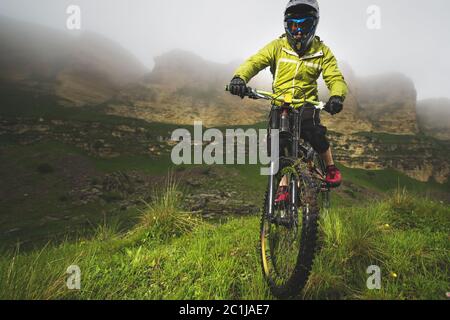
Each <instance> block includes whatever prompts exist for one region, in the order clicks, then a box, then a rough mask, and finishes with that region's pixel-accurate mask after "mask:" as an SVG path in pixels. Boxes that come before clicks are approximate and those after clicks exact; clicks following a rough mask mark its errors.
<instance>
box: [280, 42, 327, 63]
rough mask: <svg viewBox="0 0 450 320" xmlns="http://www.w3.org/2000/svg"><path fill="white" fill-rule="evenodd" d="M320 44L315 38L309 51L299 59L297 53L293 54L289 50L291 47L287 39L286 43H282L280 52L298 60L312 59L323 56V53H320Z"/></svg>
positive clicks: (292, 51)
mask: <svg viewBox="0 0 450 320" xmlns="http://www.w3.org/2000/svg"><path fill="white" fill-rule="evenodd" d="M285 39H286V38H285ZM320 43H321V41H320V38H319V37H316V38H315V39H314V41H313V44H312V46H311V48H309V50H308V51H307V52H306V53H305V55H303V56H302V57H299V55H298V53H297V52H295V51H294V50H293V49H292V48H291V46H290V45H289V42H288V41H287V39H286V41H284V45H283V49H282V50H283V51H284V52H286V53H287V54H290V55H292V56H296V57H297V58H299V59H300V60H307V59H313V58H318V57H322V56H323V55H324V53H323V51H322V46H321V45H320Z"/></svg>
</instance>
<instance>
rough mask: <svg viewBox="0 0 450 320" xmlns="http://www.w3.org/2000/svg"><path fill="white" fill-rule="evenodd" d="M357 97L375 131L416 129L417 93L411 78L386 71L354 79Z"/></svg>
mask: <svg viewBox="0 0 450 320" xmlns="http://www.w3.org/2000/svg"><path fill="white" fill-rule="evenodd" d="M354 85H355V86H356V88H357V99H358V102H359V106H360V107H361V111H362V113H364V114H365V115H366V116H367V118H368V119H369V121H370V122H371V123H372V124H373V129H374V131H375V132H386V133H394V134H416V133H418V126H417V114H416V100H417V93H416V90H415V88H414V83H413V82H412V81H411V79H409V78H407V77H405V76H404V75H401V74H386V75H380V76H373V77H365V78H361V79H358V81H357V82H356V83H355V84H354Z"/></svg>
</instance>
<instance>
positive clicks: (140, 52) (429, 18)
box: [0, 0, 450, 98]
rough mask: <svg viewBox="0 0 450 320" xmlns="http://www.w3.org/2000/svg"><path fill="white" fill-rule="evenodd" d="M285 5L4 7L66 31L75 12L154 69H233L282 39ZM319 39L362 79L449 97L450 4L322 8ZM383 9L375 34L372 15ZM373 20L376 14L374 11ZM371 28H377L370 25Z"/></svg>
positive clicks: (360, 2) (200, 1)
mask: <svg viewBox="0 0 450 320" xmlns="http://www.w3.org/2000/svg"><path fill="white" fill-rule="evenodd" d="M286 3H287V0H227V1H218V0H214V1H213V0H189V1H187V0H128V1H126V0H40V1H32V0H0V14H2V15H6V16H10V17H15V18H17V19H21V20H26V21H30V22H36V23H40V24H44V25H47V26H51V27H53V28H58V29H61V30H66V32H68V33H70V32H73V31H69V30H67V28H66V20H67V17H68V15H67V14H66V9H67V7H68V6H69V5H78V6H79V7H80V9H81V28H82V30H90V31H95V32H98V33H101V34H103V35H105V36H107V37H109V38H112V39H114V40H115V41H117V42H119V43H121V44H122V45H123V46H124V47H126V48H128V49H129V50H130V51H131V52H132V53H134V55H135V56H136V57H138V58H139V59H140V60H141V61H142V62H143V63H144V64H145V65H147V66H148V67H149V68H151V67H152V66H153V57H155V56H158V55H160V54H163V53H164V52H167V51H169V50H171V49H175V48H180V49H185V50H189V51H192V52H194V53H196V54H198V55H200V56H202V57H204V58H206V59H209V60H212V61H216V62H221V63H228V62H230V61H233V60H242V59H243V58H246V57H248V56H249V55H251V54H253V53H254V52H256V51H257V50H258V49H259V48H261V47H262V46H264V45H265V44H266V43H268V42H270V41H271V40H273V39H274V38H275V37H277V36H279V35H281V34H282V33H283V11H284V7H285V5H286ZM319 3H320V6H321V22H320V27H319V30H318V34H319V35H320V36H321V38H322V40H324V41H325V43H326V44H327V45H329V46H330V47H331V48H332V50H333V51H334V52H335V54H336V56H337V57H338V58H339V59H340V60H342V61H346V62H347V63H349V64H350V65H351V66H352V68H353V69H354V71H355V73H356V74H357V75H360V76H364V75H371V74H378V73H384V72H402V73H405V74H406V75H408V76H410V77H411V78H413V80H414V82H415V84H416V87H417V90H418V94H419V98H429V97H450V92H449V90H448V88H449V85H448V83H449V82H450V81H449V77H450V58H449V57H450V41H449V38H450V37H449V36H450V35H449V33H450V32H449V30H450V19H449V18H448V12H449V11H450V2H449V1H446V0H429V1H420V2H419V1H418V0H394V1H392V0H390V1H388V0H339V1H337V0H319ZM373 5H376V6H378V8H379V9H380V23H381V25H380V26H381V29H370V28H368V26H367V22H368V20H369V19H370V15H369V14H368V8H369V7H370V6H373ZM372 12H373V11H372ZM370 21H372V20H370Z"/></svg>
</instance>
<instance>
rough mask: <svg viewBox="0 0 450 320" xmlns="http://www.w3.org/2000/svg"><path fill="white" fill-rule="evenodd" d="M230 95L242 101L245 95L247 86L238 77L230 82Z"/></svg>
mask: <svg viewBox="0 0 450 320" xmlns="http://www.w3.org/2000/svg"><path fill="white" fill-rule="evenodd" d="M229 89H230V93H231V94H234V95H236V96H239V97H241V98H242V99H244V97H245V94H246V93H247V85H246V83H245V81H244V80H242V79H241V78H239V77H234V78H233V80H231V82H230V85H229Z"/></svg>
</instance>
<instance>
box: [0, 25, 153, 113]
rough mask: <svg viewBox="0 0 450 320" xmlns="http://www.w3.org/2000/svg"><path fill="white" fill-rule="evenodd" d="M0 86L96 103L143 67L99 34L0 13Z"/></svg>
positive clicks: (74, 102)
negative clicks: (78, 32)
mask: <svg viewBox="0 0 450 320" xmlns="http://www.w3.org/2000/svg"><path fill="white" fill-rule="evenodd" d="M0 43H1V45H0V69H1V70H2V71H1V72H0V84H1V83H3V84H5V85H16V86H18V87H21V88H27V89H28V90H29V91H33V92H36V93H43V94H53V95H55V96H56V97H58V98H59V99H60V101H61V102H62V103H63V104H65V105H68V106H85V105H97V104H101V103H104V102H106V101H108V100H109V99H111V98H112V97H113V96H114V95H115V94H116V92H117V90H118V89H119V88H120V87H121V86H123V85H124V84H126V83H128V82H132V81H136V80H137V79H139V78H140V77H142V76H143V75H144V74H145V72H146V70H145V68H144V67H143V66H142V64H141V63H140V62H139V61H138V60H137V59H136V58H134V57H133V56H132V55H131V54H129V53H128V52H127V51H126V50H125V49H124V48H122V47H120V46H119V45H118V44H116V43H114V42H113V41H111V40H109V39H106V38H104V37H102V36H99V35H96V34H91V33H82V34H79V35H73V34H71V33H68V32H62V31H58V30H53V29H50V28H46V27H43V26H39V25H32V24H26V23H23V22H18V21H15V20H12V19H9V18H6V17H0Z"/></svg>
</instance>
